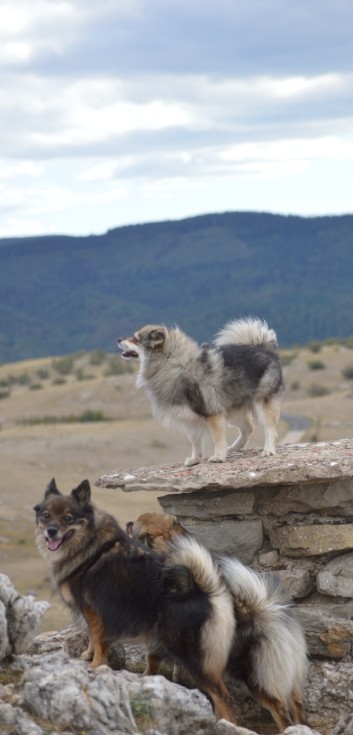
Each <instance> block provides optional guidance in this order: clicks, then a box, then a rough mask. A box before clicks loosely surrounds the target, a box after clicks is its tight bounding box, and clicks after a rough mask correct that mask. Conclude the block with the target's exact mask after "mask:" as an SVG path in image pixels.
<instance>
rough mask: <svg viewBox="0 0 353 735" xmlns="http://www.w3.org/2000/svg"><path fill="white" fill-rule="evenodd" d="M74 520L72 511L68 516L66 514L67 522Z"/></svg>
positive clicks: (65, 519)
mask: <svg viewBox="0 0 353 735" xmlns="http://www.w3.org/2000/svg"><path fill="white" fill-rule="evenodd" d="M73 520H74V517H73V516H72V515H71V514H70V513H67V514H66V516H64V521H65V523H72V521H73Z"/></svg>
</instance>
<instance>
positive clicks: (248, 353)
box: [118, 318, 284, 465]
mask: <svg viewBox="0 0 353 735" xmlns="http://www.w3.org/2000/svg"><path fill="white" fill-rule="evenodd" d="M118 345H119V347H120V349H122V350H123V353H122V357H124V358H125V359H138V360H139V361H140V370H139V373H138V376H137V381H136V384H137V386H139V387H142V388H144V389H145V391H146V393H147V394H148V396H149V398H150V400H151V404H152V410H153V414H154V415H155V416H156V417H157V418H159V419H160V420H161V421H162V422H163V423H164V424H165V425H167V426H171V425H179V426H181V427H182V428H183V429H184V430H185V431H186V433H187V435H188V437H189V439H190V441H191V444H192V454H191V456H190V457H188V458H187V459H186V460H185V464H186V465H194V464H198V463H199V462H200V461H201V458H202V456H203V451H204V447H205V442H206V439H207V438H208V437H209V435H210V434H211V437H212V439H213V442H214V453H213V454H212V456H211V457H209V462H224V461H225V460H226V457H227V451H228V447H227V436H226V424H227V421H228V422H229V423H232V424H236V425H237V426H238V428H239V431H240V433H239V436H238V437H237V439H236V441H235V442H234V443H233V444H232V445H231V446H230V447H229V449H244V448H245V447H246V446H247V443H248V439H249V437H250V435H251V434H252V432H253V431H254V428H255V423H254V418H255V417H256V418H257V420H258V421H259V423H260V424H261V425H262V426H263V428H264V432H265V446H264V450H263V455H265V456H268V455H270V454H275V452H276V438H277V424H278V421H279V415H280V407H281V401H282V396H283V391H284V384H283V377H282V369H281V364H280V360H279V355H278V349H277V337H276V333H275V332H274V330H273V329H270V328H269V327H268V325H267V324H266V322H265V321H262V320H260V319H257V318H247V319H239V320H236V321H232V322H229V324H226V326H225V327H223V329H221V331H220V332H219V333H218V335H217V336H216V338H215V340H214V342H213V344H212V345H211V346H208V345H207V346H201V347H200V345H198V344H197V342H195V341H194V340H193V339H191V337H188V336H187V335H186V334H184V332H182V331H181V330H180V329H179V327H175V328H172V329H167V327H165V326H164V325H153V324H147V325H146V326H144V327H141V329H139V330H138V331H137V332H135V334H134V335H133V336H132V337H123V338H122V339H120V340H119V341H118Z"/></svg>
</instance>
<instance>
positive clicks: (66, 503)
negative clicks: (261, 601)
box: [34, 480, 235, 722]
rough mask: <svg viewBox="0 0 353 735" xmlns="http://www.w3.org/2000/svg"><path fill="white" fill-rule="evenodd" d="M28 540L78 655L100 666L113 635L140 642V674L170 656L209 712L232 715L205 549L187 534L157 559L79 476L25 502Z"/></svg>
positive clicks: (230, 630) (220, 613)
mask: <svg viewBox="0 0 353 735" xmlns="http://www.w3.org/2000/svg"><path fill="white" fill-rule="evenodd" d="M34 510H35V512H36V544H37V547H38V550H39V551H40V553H41V554H42V555H43V556H44V557H45V558H46V559H48V560H49V563H50V567H51V572H52V577H53V582H54V584H55V587H56V589H57V591H58V592H59V593H60V595H61V597H62V599H63V600H64V602H65V603H66V604H67V605H68V606H69V608H71V610H72V612H73V613H74V615H76V616H77V617H80V616H83V618H84V620H85V621H86V623H87V625H88V628H89V647H88V649H87V651H85V652H84V653H83V654H82V657H83V658H84V659H85V660H91V659H92V667H94V668H95V667H97V666H99V665H100V664H103V663H106V660H107V652H108V648H109V645H110V644H111V643H112V642H113V641H115V640H134V639H135V640H136V639H138V640H140V641H141V640H142V641H144V642H145V643H146V646H147V648H148V651H149V654H148V655H147V669H146V673H150V674H152V673H157V671H158V667H159V663H160V661H161V659H162V658H165V657H166V658H171V659H172V660H173V661H177V662H178V663H179V664H180V665H181V666H182V667H183V668H184V669H185V670H186V671H187V672H188V673H189V674H190V676H191V677H192V679H193V681H194V682H195V684H196V686H198V687H199V688H200V689H202V690H204V691H205V692H206V693H207V694H208V695H209V697H210V699H211V701H212V703H213V706H214V710H215V714H216V717H218V718H225V719H227V720H229V721H230V722H235V719H234V714H233V710H232V708H231V706H230V704H229V695H228V692H227V689H226V686H225V684H224V681H223V672H224V670H225V667H226V663H227V660H228V657H229V650H230V647H231V645H232V640H233V634H234V615H233V604H232V599H231V595H230V594H229V592H228V590H227V588H226V586H225V584H224V582H223V581H222V579H221V577H220V575H219V573H218V571H217V569H216V568H215V566H214V564H213V562H212V559H211V556H210V554H209V553H208V552H207V550H206V549H204V548H203V547H202V546H200V545H199V544H198V543H197V542H196V541H195V540H193V539H185V538H184V539H183V538H182V539H181V540H180V544H179V545H178V546H176V547H175V548H174V550H173V551H172V552H171V553H170V554H168V557H167V558H166V557H163V556H161V555H158V554H156V553H155V552H153V551H151V550H150V549H148V548H146V547H145V546H143V545H142V544H140V543H139V542H138V541H134V540H132V539H131V538H130V537H129V536H128V535H127V534H126V533H125V532H124V531H123V530H122V529H121V528H120V526H119V524H118V522H117V521H116V520H115V518H114V517H113V516H111V515H109V514H108V513H105V512H104V511H102V510H99V509H97V508H96V507H95V506H94V505H93V503H92V502H91V491H90V485H89V482H88V481H87V480H84V481H83V482H82V483H81V484H80V485H79V486H78V487H77V488H75V489H74V490H72V492H71V494H70V495H63V494H61V493H60V492H59V490H58V489H57V487H56V484H55V480H52V481H51V482H50V484H49V485H48V487H47V489H46V491H45V495H44V498H43V500H42V502H41V503H39V504H38V505H36V506H35V508H34Z"/></svg>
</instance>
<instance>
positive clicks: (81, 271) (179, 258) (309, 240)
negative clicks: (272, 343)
mask: <svg viewBox="0 0 353 735" xmlns="http://www.w3.org/2000/svg"><path fill="white" fill-rule="evenodd" d="M352 273H353V215H347V216H340V217H318V218H311V219H304V218H301V217H292V216H290V217H283V216H279V215H271V214H261V213H241V212H240V213H226V214H221V215H205V216H200V217H194V218H191V219H186V220H182V221H178V222H162V223H152V224H145V225H134V226H130V227H122V228H119V229H116V230H111V231H109V232H107V233H106V234H105V235H101V236H91V237H80V238H74V237H67V236H57V237H52V236H51V237H40V238H39V237H38V238H24V239H16V240H0V294H1V309H2V320H1V321H2V327H1V333H0V360H2V361H11V360H20V359H24V358H31V357H39V356H43V355H47V354H52V355H58V354H63V353H69V352H73V351H77V350H80V349H85V350H87V349H94V348H96V347H102V348H103V349H105V350H107V351H111V350H112V349H114V345H115V341H116V338H117V337H119V336H122V335H124V334H126V333H130V332H131V330H135V329H136V328H137V327H138V326H140V325H141V324H142V323H146V322H156V321H157V322H161V321H162V322H165V323H175V322H177V323H179V324H180V326H181V327H182V328H183V329H184V330H185V331H187V332H189V333H190V334H192V336H194V337H195V338H196V339H199V340H204V339H209V338H210V337H211V336H212V334H214V332H215V331H217V329H218V328H219V327H220V326H222V324H223V323H224V322H225V321H226V320H228V319H232V318H235V317H237V316H241V315H246V314H256V315H259V316H261V317H263V318H265V319H267V320H268V321H269V323H270V325H271V326H273V327H274V328H275V329H276V331H277V334H278V337H279V341H280V343H281V344H282V345H283V346H284V345H291V344H294V343H300V344H303V343H305V342H306V341H308V340H312V339H324V338H327V337H331V336H335V337H340V336H342V337H343V336H348V335H350V334H353V308H352V307H353V296H352Z"/></svg>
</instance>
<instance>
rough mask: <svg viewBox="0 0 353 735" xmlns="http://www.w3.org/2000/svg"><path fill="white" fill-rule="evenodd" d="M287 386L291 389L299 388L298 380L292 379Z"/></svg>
mask: <svg viewBox="0 0 353 735" xmlns="http://www.w3.org/2000/svg"><path fill="white" fill-rule="evenodd" d="M289 387H290V389H291V390H299V388H300V383H299V380H293V383H291V384H290V386H289Z"/></svg>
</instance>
